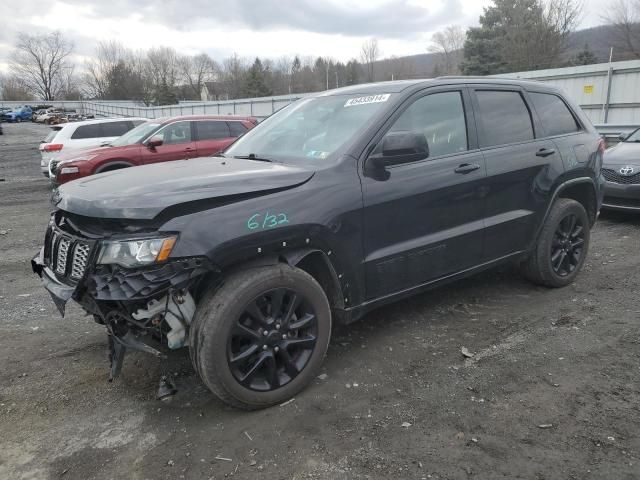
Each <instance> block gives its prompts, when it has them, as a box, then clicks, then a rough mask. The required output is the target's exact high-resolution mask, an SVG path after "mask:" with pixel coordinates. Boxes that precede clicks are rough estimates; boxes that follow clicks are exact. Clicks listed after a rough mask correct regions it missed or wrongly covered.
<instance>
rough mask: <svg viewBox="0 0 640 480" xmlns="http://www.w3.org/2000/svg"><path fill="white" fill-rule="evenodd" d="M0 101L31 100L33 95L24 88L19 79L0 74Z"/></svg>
mask: <svg viewBox="0 0 640 480" xmlns="http://www.w3.org/2000/svg"><path fill="white" fill-rule="evenodd" d="M0 99H2V100H7V101H11V100H33V95H31V93H29V91H28V90H27V89H26V88H25V87H24V84H23V83H22V82H21V81H20V79H19V78H17V77H15V76H14V75H1V74H0Z"/></svg>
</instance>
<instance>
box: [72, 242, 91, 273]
mask: <svg viewBox="0 0 640 480" xmlns="http://www.w3.org/2000/svg"><path fill="white" fill-rule="evenodd" d="M90 252H91V246H90V245H89V244H88V243H84V242H78V243H77V244H76V248H75V249H74V250H73V261H72V263H71V278H73V279H74V280H78V279H80V278H82V276H83V275H84V270H85V269H86V268H87V262H88V260H89V253H90Z"/></svg>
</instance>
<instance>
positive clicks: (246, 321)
mask: <svg viewBox="0 0 640 480" xmlns="http://www.w3.org/2000/svg"><path fill="white" fill-rule="evenodd" d="M317 335H318V325H317V318H316V314H315V312H314V310H313V308H312V306H311V304H310V303H309V302H308V301H307V300H306V299H305V298H304V297H303V296H302V295H301V294H300V293H298V292H295V291H293V290H290V289H287V288H276V289H272V290H269V291H267V292H265V293H264V294H261V295H259V296H258V297H256V298H254V299H253V300H252V301H251V302H250V303H249V304H248V305H247V306H246V307H245V310H244V312H243V313H242V314H241V315H240V317H239V318H238V319H237V320H236V321H235V324H234V325H233V328H232V330H231V333H230V335H229V339H228V344H227V361H228V364H229V368H230V369H231V372H232V374H233V376H234V377H235V379H236V380H237V381H238V382H239V383H240V384H242V385H243V386H245V387H246V388H249V389H251V390H255V391H261V392H264V391H271V390H275V389H278V388H280V387H282V386H284V385H286V384H288V383H289V382H290V381H291V380H293V379H294V378H296V377H297V376H298V374H299V373H300V372H301V371H302V370H303V369H304V367H305V366H306V365H307V363H308V361H309V359H310V358H311V355H312V353H313V349H314V348H315V345H316V340H317Z"/></svg>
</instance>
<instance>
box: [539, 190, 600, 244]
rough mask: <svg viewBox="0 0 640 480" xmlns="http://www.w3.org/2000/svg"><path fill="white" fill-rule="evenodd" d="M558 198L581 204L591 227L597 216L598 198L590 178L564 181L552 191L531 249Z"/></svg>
mask: <svg viewBox="0 0 640 480" xmlns="http://www.w3.org/2000/svg"><path fill="white" fill-rule="evenodd" d="M558 198H570V199H572V200H575V201H577V202H579V203H580V204H582V206H583V207H584V208H585V210H586V212H587V217H588V218H589V223H590V225H591V226H592V227H593V224H594V223H595V221H596V218H597V216H598V197H597V193H596V184H595V182H594V180H593V179H592V178H591V177H578V178H572V179H570V180H566V181H564V182H562V183H560V184H559V185H558V187H557V188H556V189H555V190H554V192H553V195H552V196H551V200H550V201H549V204H548V205H547V210H546V212H545V214H544V217H543V219H542V221H541V222H540V225H539V226H538V230H537V231H536V235H535V239H534V242H533V243H532V244H531V245H532V246H531V248H533V246H535V245H536V243H537V242H538V239H539V237H540V233H541V232H542V229H543V228H544V225H545V223H546V221H547V218H549V214H550V213H551V208H552V207H553V204H554V203H555V201H556V200H557V199H558Z"/></svg>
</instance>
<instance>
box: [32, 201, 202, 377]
mask: <svg viewBox="0 0 640 480" xmlns="http://www.w3.org/2000/svg"><path fill="white" fill-rule="evenodd" d="M177 237H178V236H177V234H173V235H166V234H159V233H158V231H157V229H156V228H154V226H153V225H150V224H144V223H141V224H138V225H136V224H132V223H131V222H129V223H127V224H126V225H120V224H119V222H111V221H106V220H103V221H101V220H100V219H91V220H89V219H86V218H84V217H78V216H74V215H72V214H67V213H65V212H62V211H60V210H58V211H56V212H55V213H54V215H52V217H51V221H50V222H49V226H48V228H47V232H46V235H45V245H44V247H43V248H42V249H41V250H40V252H39V254H38V255H37V256H36V257H35V258H34V259H33V260H32V261H31V264H32V268H33V271H34V272H35V273H37V274H38V275H39V276H40V278H41V279H42V282H43V285H44V287H45V289H46V290H47V291H48V292H49V294H50V295H51V298H52V299H53V301H54V303H55V305H56V307H57V308H58V310H59V311H60V314H61V315H62V316H64V314H65V308H66V304H67V302H68V301H69V300H71V299H73V300H75V301H76V302H77V303H79V304H80V305H81V306H82V308H83V309H84V310H85V311H86V312H87V313H89V314H91V315H93V317H94V319H95V320H96V321H97V322H98V323H100V324H104V325H105V327H106V329H107V333H108V335H109V359H110V361H111V370H110V374H109V379H110V380H112V379H113V378H115V377H116V376H117V375H118V374H119V373H120V370H121V368H122V362H123V358H124V355H125V353H126V351H127V349H132V350H138V351H142V352H146V353H150V354H152V355H154V356H156V357H160V358H163V357H165V353H163V351H164V350H165V349H166V348H168V349H177V348H181V347H183V346H186V345H187V344H188V338H189V337H188V330H189V325H190V324H191V321H192V319H193V316H194V314H195V311H196V298H194V297H195V296H196V293H195V292H197V290H198V285H199V282H200V281H201V280H202V279H203V277H204V276H205V274H207V273H212V272H215V269H214V268H213V266H212V265H211V263H210V262H209V260H208V259H207V258H201V257H191V258H179V259H174V258H170V253H171V252H170V250H171V248H168V250H169V251H167V245H168V244H170V247H173V244H174V243H175V242H176V239H177ZM167 239H173V240H172V241H171V242H169V241H167Z"/></svg>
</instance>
